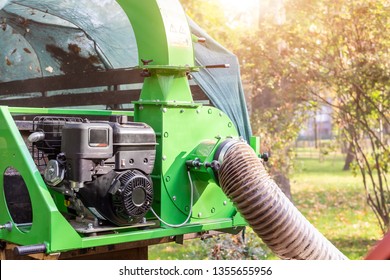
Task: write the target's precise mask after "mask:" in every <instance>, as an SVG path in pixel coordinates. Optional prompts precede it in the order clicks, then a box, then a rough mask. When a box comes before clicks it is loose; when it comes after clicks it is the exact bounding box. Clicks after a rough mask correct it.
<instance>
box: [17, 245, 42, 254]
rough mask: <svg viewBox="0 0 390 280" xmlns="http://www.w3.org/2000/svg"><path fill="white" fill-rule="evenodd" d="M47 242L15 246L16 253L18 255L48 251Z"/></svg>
mask: <svg viewBox="0 0 390 280" xmlns="http://www.w3.org/2000/svg"><path fill="white" fill-rule="evenodd" d="M46 251H47V247H46V244H35V245H27V246H18V247H15V248H14V254H15V255H17V256H26V255H30V254H38V253H46Z"/></svg>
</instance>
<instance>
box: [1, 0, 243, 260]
mask: <svg viewBox="0 0 390 280" xmlns="http://www.w3.org/2000/svg"><path fill="white" fill-rule="evenodd" d="M118 3H119V4H120V5H121V6H122V8H123V10H124V11H125V12H126V14H127V15H128V17H129V19H130V21H131V24H132V26H133V29H134V31H135V35H136V39H137V44H138V49H139V57H140V67H141V68H143V69H144V71H148V73H150V77H147V78H145V81H144V86H143V89H142V92H141V96H140V100H139V101H137V102H135V104H134V105H135V107H134V113H133V112H122V111H121V112H117V111H99V110H88V111H86V110H67V109H41V108H8V107H0V209H1V210H0V224H5V223H7V222H10V221H11V222H12V217H11V215H10V213H9V211H8V208H7V202H6V200H5V195H4V186H3V177H4V175H3V174H4V172H5V170H6V169H7V168H8V167H13V168H15V169H17V170H18V171H19V172H20V174H21V176H22V177H23V179H24V181H25V183H26V185H27V189H28V192H29V194H30V198H31V202H32V210H33V223H32V226H31V228H27V229H26V228H24V229H22V228H20V227H17V225H15V224H13V226H12V231H7V230H1V231H0V239H1V240H5V241H7V242H12V243H16V244H20V245H32V244H42V243H45V244H46V245H47V248H48V253H52V252H60V251H67V250H72V249H81V248H88V247H96V246H103V245H110V244H117V243H124V242H133V241H139V240H147V239H152V238H160V237H166V236H175V235H182V234H186V233H193V232H202V231H209V230H221V231H232V232H234V231H236V230H238V229H240V228H241V227H242V226H245V224H246V223H245V221H244V220H243V218H242V217H241V216H240V214H239V213H237V211H236V209H235V208H234V206H233V205H232V203H231V202H230V201H229V200H228V198H227V197H226V196H225V195H224V194H223V192H222V190H221V189H220V187H219V186H218V184H217V183H216V179H215V178H214V175H213V172H212V171H211V170H209V169H206V168H198V169H192V170H191V180H192V181H193V185H194V186H195V195H194V204H193V207H192V216H191V219H190V221H189V222H188V223H187V224H186V225H184V226H182V227H179V228H171V227H169V226H166V225H164V224H163V223H161V224H160V227H158V228H151V229H129V228H118V229H117V231H116V232H115V233H110V234H104V235H99V236H85V235H83V234H80V233H77V232H76V231H75V230H74V229H73V227H72V226H71V225H70V224H69V222H68V221H67V220H66V219H65V218H64V216H63V215H62V214H61V212H60V211H59V209H61V208H63V207H62V205H60V203H59V202H56V201H55V199H54V197H53V196H52V193H51V191H50V190H49V189H48V187H47V186H46V184H45V182H44V181H43V179H42V177H41V175H40V173H39V171H38V169H37V167H36V165H35V163H34V161H33V159H32V158H31V156H30V153H29V151H28V149H27V147H26V145H25V143H24V140H23V138H22V136H21V134H20V132H19V131H18V128H17V126H16V124H15V122H14V119H13V115H18V114H31V115H44V114H48V115H75V116H79V115H83V116H85V115H93V116H110V115H128V116H134V121H136V122H144V123H147V124H148V125H150V126H152V127H153V129H154V130H155V132H156V135H157V142H158V145H157V155H156V164H155V168H154V171H153V174H152V179H153V184H154V190H155V195H154V203H153V208H154V210H155V211H156V212H157V213H158V215H159V216H160V217H161V218H162V219H163V220H164V221H166V222H167V223H170V224H180V223H182V222H183V221H184V220H185V219H186V218H187V216H188V215H189V211H190V209H191V205H190V181H189V178H188V175H187V167H186V164H185V163H186V161H187V160H191V159H194V158H199V159H200V160H202V161H212V160H213V157H214V153H215V150H216V148H217V147H218V145H219V144H220V143H221V142H222V141H223V140H225V139H226V138H228V137H238V133H237V130H236V128H235V127H234V125H233V123H232V121H231V120H230V119H229V118H228V117H227V116H226V115H225V114H224V113H223V112H221V111H220V110H218V109H216V108H213V107H208V106H202V105H201V104H197V103H194V101H193V99H192V95H191V91H190V87H189V83H188V79H187V73H188V71H194V70H196V68H195V67H194V54H193V46H192V37H191V33H190V30H189V27H188V24H187V20H186V16H185V14H184V12H183V10H182V7H181V6H180V4H179V2H178V0H146V1H139V0H118ZM142 60H153V61H152V62H149V63H147V64H148V65H144V62H143V61H142ZM148 219H149V220H153V219H154V217H153V216H152V215H148Z"/></svg>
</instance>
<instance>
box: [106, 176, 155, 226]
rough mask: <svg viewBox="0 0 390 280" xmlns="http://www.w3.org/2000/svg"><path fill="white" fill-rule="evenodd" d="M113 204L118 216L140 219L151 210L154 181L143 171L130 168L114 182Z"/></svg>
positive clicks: (127, 218)
mask: <svg viewBox="0 0 390 280" xmlns="http://www.w3.org/2000/svg"><path fill="white" fill-rule="evenodd" d="M113 185H114V186H113V187H114V189H116V191H115V192H114V193H113V195H112V206H113V210H114V212H115V214H116V215H117V216H118V217H121V218H124V219H126V220H129V221H130V220H139V219H140V218H142V217H143V216H145V214H146V213H147V212H148V211H149V209H150V207H151V205H152V201H153V186H152V182H151V181H150V179H149V178H148V177H146V176H145V175H144V174H143V173H142V172H141V171H138V170H128V171H126V172H123V173H122V174H120V175H119V176H118V177H117V178H116V180H115V181H114V183H113Z"/></svg>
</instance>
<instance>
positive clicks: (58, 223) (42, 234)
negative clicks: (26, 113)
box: [0, 106, 80, 250]
mask: <svg viewBox="0 0 390 280" xmlns="http://www.w3.org/2000/svg"><path fill="white" fill-rule="evenodd" d="M0 158H1V160H0V186H1V187H0V208H1V209H4V210H5V209H8V208H7V204H6V200H5V194H4V186H3V182H4V172H5V170H6V169H7V168H8V167H12V168H15V169H16V170H17V171H18V172H19V173H20V174H21V176H22V177H23V179H24V181H25V182H26V186H27V189H28V192H29V194H30V198H31V203H32V210H33V213H32V214H33V223H32V227H31V229H30V230H29V231H28V232H22V231H21V230H20V229H19V228H18V227H16V226H15V225H13V229H12V231H11V232H9V231H4V230H2V231H0V234H1V239H4V240H7V241H10V242H14V243H17V244H21V245H28V244H38V243H47V244H48V245H49V248H56V247H59V248H60V247H62V245H64V244H65V243H66V244H67V245H66V246H68V247H69V246H70V247H78V246H79V245H80V243H79V242H77V241H78V237H79V236H78V234H77V233H76V232H75V231H74V229H73V228H72V227H71V226H70V224H69V223H68V222H67V221H66V220H65V218H64V217H63V216H62V215H61V213H60V212H59V211H58V210H57V206H56V205H55V203H54V201H53V199H52V197H51V195H50V192H49V190H48V188H47V186H46V184H45V183H44V181H43V180H42V177H41V175H40V173H39V171H38V169H37V168H36V166H35V163H34V161H33V160H32V158H31V156H30V153H29V151H28V149H27V147H26V145H25V143H24V141H23V138H22V136H21V135H20V133H19V131H18V128H17V127H16V124H15V122H14V121H13V118H12V116H11V114H10V112H9V111H8V109H7V107H4V106H0ZM4 210H2V211H0V223H1V224H5V223H7V222H12V218H11V216H10V213H9V212H8V210H7V211H4ZM56 232H57V233H60V234H55V233H56ZM63 236H66V237H67V238H66V239H64V238H63ZM49 250H50V249H49Z"/></svg>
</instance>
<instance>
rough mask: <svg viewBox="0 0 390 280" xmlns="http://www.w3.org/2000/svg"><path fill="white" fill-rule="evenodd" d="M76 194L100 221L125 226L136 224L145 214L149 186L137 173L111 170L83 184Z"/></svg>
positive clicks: (144, 178)
mask: <svg viewBox="0 0 390 280" xmlns="http://www.w3.org/2000/svg"><path fill="white" fill-rule="evenodd" d="M77 195H78V197H79V198H80V200H81V201H82V202H83V204H84V205H85V206H86V207H87V208H88V209H89V210H90V211H91V212H92V213H93V214H94V215H95V216H96V217H98V218H99V219H100V220H107V221H109V222H111V223H113V224H115V225H117V226H127V225H132V224H135V223H138V222H140V220H141V219H142V218H143V217H144V216H145V214H146V213H147V212H148V211H149V209H150V207H151V205H152V201H153V186H152V181H151V180H150V178H148V177H147V176H145V175H144V174H143V173H142V172H141V171H138V170H127V171H124V172H117V171H111V172H109V173H108V174H106V175H103V176H100V177H98V178H97V179H96V180H94V181H92V182H91V183H87V184H85V186H84V187H83V188H81V189H80V190H79V192H78V194H77Z"/></svg>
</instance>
